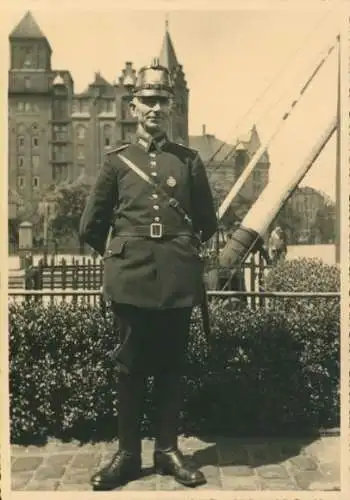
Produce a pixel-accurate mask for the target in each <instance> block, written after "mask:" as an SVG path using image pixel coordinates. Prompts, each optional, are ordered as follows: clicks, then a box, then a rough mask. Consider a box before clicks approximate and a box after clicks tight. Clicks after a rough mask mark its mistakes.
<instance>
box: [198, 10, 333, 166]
mask: <svg viewBox="0 0 350 500" xmlns="http://www.w3.org/2000/svg"><path fill="white" fill-rule="evenodd" d="M330 12H331V11H327V12H326V13H325V14H324V15H323V16H322V17H321V18H320V19H319V20H318V21H317V22H316V23H315V24H314V26H313V28H312V29H311V30H310V32H309V33H308V34H307V36H306V37H305V39H304V40H303V42H302V43H301V44H300V46H299V47H298V48H297V50H296V51H295V52H294V53H293V55H292V58H291V59H288V61H287V63H286V64H285V65H283V66H282V68H281V69H280V71H278V72H277V74H276V75H275V77H274V78H273V79H272V80H271V82H270V83H269V84H268V86H267V87H266V88H265V89H264V90H263V92H262V93H261V94H260V95H259V96H258V97H257V98H256V99H255V101H254V102H253V104H252V105H251V107H250V108H249V109H248V111H246V112H245V113H244V115H243V116H241V117H240V118H239V120H238V122H237V124H236V126H235V128H234V135H235V136H236V135H237V132H238V129H239V127H240V125H241V124H242V123H243V121H244V120H245V118H246V117H247V116H248V115H249V113H250V112H251V111H252V110H253V109H254V108H255V107H256V106H257V104H259V102H260V101H262V100H263V98H264V97H265V96H266V94H267V93H268V92H269V90H271V88H272V87H273V85H274V84H275V83H276V82H277V81H278V80H279V79H280V78H281V76H282V75H283V74H284V73H285V71H286V70H287V69H288V68H289V67H290V65H291V63H292V62H293V61H294V60H295V59H297V57H298V55H299V53H300V52H301V51H302V50H303V49H304V47H305V45H306V44H307V42H308V40H309V39H312V37H313V35H314V32H316V30H317V29H318V28H319V27H320V26H321V24H322V23H323V21H324V20H325V19H326V18H327V19H328V17H329V14H330ZM231 136H232V134H231V135H230V137H231ZM225 145H226V142H223V143H222V144H221V145H220V146H219V148H218V149H217V150H216V151H215V152H214V154H213V155H212V156H211V157H210V158H209V160H208V161H207V166H208V165H209V164H210V163H211V162H212V161H214V159H215V157H216V156H217V155H218V154H219V153H220V151H221V150H222V148H223V147H224V146H225ZM236 146H237V145H235V146H234V147H233V148H232V151H234V150H235V148H236ZM230 154H231V152H230V153H229V154H228V155H226V157H225V158H224V160H222V161H221V163H220V164H219V165H218V166H217V168H219V167H220V166H221V165H222V163H223V161H225V160H226V159H228V157H229V156H230Z"/></svg>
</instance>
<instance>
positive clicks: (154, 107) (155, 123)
mask: <svg viewBox="0 0 350 500" xmlns="http://www.w3.org/2000/svg"><path fill="white" fill-rule="evenodd" d="M130 107H131V113H132V115H133V116H134V117H135V118H137V121H138V123H139V124H140V125H141V126H142V127H143V128H144V129H145V130H146V132H148V133H149V134H154V133H156V132H159V131H164V130H165V128H166V124H167V121H168V118H169V115H170V108H171V102H170V99H169V98H167V97H158V96H148V97H134V98H133V100H132V101H131V105H130Z"/></svg>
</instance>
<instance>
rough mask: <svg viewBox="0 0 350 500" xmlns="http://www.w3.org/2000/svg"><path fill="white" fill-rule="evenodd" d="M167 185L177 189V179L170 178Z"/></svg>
mask: <svg viewBox="0 0 350 500" xmlns="http://www.w3.org/2000/svg"><path fill="white" fill-rule="evenodd" d="M166 183H167V185H168V186H169V187H172V188H173V187H175V186H176V179H174V177H172V176H170V177H168V179H167V181H166Z"/></svg>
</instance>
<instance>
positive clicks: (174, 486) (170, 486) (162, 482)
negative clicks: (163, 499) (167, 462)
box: [156, 476, 188, 491]
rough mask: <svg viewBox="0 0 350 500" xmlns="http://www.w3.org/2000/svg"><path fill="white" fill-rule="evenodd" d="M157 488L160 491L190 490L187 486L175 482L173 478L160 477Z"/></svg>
mask: <svg viewBox="0 0 350 500" xmlns="http://www.w3.org/2000/svg"><path fill="white" fill-rule="evenodd" d="M156 488H157V490H160V491H176V490H187V489H188V488H187V487H186V486H184V485H182V484H179V483H178V482H177V481H175V479H174V478H173V477H172V476H158V481H157V483H156Z"/></svg>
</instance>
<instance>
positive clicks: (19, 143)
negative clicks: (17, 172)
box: [17, 135, 25, 149]
mask: <svg viewBox="0 0 350 500" xmlns="http://www.w3.org/2000/svg"><path fill="white" fill-rule="evenodd" d="M24 144H25V139H24V135H19V136H18V139H17V147H18V149H23V148H24Z"/></svg>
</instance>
